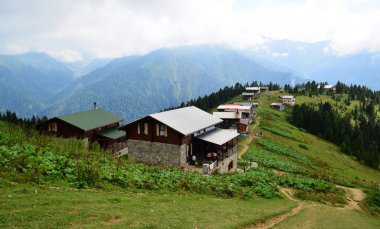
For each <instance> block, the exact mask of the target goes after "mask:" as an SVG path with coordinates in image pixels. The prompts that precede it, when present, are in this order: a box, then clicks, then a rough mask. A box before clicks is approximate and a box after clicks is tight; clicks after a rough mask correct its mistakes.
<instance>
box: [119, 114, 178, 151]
mask: <svg viewBox="0 0 380 229" xmlns="http://www.w3.org/2000/svg"><path fill="white" fill-rule="evenodd" d="M139 123H147V126H148V132H147V134H144V133H140V134H139V133H138V132H139V131H138V129H139V128H138V125H139ZM159 124H162V123H160V122H158V121H157V120H154V119H152V118H150V117H145V118H144V119H141V120H139V121H136V122H134V123H131V124H129V125H128V126H126V127H125V128H123V129H124V130H126V131H127V136H128V139H133V140H142V141H151V142H160V143H167V144H173V145H181V143H182V135H181V133H179V132H178V131H176V130H173V129H172V128H170V127H168V126H167V127H166V131H165V135H166V137H165V136H158V134H157V125H159ZM144 126H146V125H145V124H144ZM158 131H159V128H158Z"/></svg>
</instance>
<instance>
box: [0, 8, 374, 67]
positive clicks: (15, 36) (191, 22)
mask: <svg viewBox="0 0 380 229" xmlns="http://www.w3.org/2000/svg"><path fill="white" fill-rule="evenodd" d="M0 5H1V6H2V7H1V8H0V21H2V23H1V24H0V34H2V36H1V37H0V52H6V53H16V52H19V51H20V50H36V51H45V52H48V53H50V54H51V55H55V56H58V57H60V58H63V59H66V60H69V61H73V60H77V59H81V58H82V57H81V54H83V53H90V54H92V55H94V56H97V57H115V56H121V55H129V54H142V53H145V52H148V51H150V50H152V49H156V48H160V47H172V46H178V45H186V44H201V43H219V44H228V45H230V46H234V47H238V48H244V47H250V48H252V47H256V46H262V45H263V43H265V41H266V40H267V39H289V40H296V41H303V42H316V41H322V40H329V41H331V43H330V47H329V52H330V53H333V54H338V55H346V54H351V53H356V52H361V51H370V52H378V51H380V30H379V29H378V28H380V1H376V0H357V1H344V0H334V1H331V0H304V1H302V0H299V1H290V0H289V1H285V0H271V1H265V2H264V1H238V0H236V1H234V0H208V1H203V0H182V1H171V0H162V1H147V0H146V1H123V0H113V1H110V0H97V1H96V0H83V1H74V0H66V1H49V0H30V1H21V0H9V1H8V0H0ZM16 47H19V48H18V49H17V48H16Z"/></svg>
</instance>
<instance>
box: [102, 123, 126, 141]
mask: <svg viewBox="0 0 380 229" xmlns="http://www.w3.org/2000/svg"><path fill="white" fill-rule="evenodd" d="M97 134H98V135H100V136H103V137H107V138H111V139H118V138H121V137H124V136H125V131H123V130H119V127H118V126H114V127H111V128H107V129H105V130H101V131H99V132H98V133H97Z"/></svg>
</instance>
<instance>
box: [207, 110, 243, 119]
mask: <svg viewBox="0 0 380 229" xmlns="http://www.w3.org/2000/svg"><path fill="white" fill-rule="evenodd" d="M212 115H215V116H216V117H218V118H221V119H241V112H233V111H228V112H214V113H212Z"/></svg>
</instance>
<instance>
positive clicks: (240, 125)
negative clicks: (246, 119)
mask: <svg viewBox="0 0 380 229" xmlns="http://www.w3.org/2000/svg"><path fill="white" fill-rule="evenodd" d="M247 131H248V126H247V125H244V124H242V123H239V132H240V133H241V132H247Z"/></svg>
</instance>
